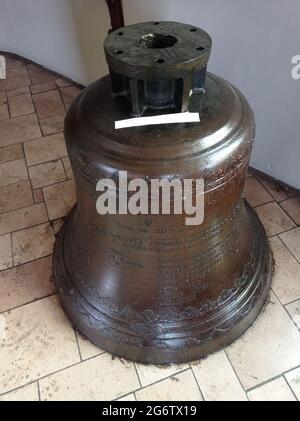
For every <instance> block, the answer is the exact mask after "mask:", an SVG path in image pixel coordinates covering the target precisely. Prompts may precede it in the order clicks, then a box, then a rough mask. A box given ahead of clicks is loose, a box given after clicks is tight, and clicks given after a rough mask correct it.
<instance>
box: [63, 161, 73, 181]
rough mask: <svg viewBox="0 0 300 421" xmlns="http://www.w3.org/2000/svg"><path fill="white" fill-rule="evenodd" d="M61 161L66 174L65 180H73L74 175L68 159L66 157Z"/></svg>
mask: <svg viewBox="0 0 300 421" xmlns="http://www.w3.org/2000/svg"><path fill="white" fill-rule="evenodd" d="M62 161H63V164H64V168H65V171H66V174H67V178H68V179H69V180H71V179H72V178H74V174H73V170H72V167H71V162H70V159H69V158H68V157H65V158H63V159H62Z"/></svg>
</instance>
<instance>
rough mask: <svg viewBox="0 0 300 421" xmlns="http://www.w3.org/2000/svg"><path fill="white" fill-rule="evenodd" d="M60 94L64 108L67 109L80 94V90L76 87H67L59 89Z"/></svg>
mask: <svg viewBox="0 0 300 421" xmlns="http://www.w3.org/2000/svg"><path fill="white" fill-rule="evenodd" d="M60 92H61V95H62V98H63V101H64V103H65V105H66V107H68V106H69V105H70V104H71V103H72V102H73V101H74V99H75V98H76V97H77V96H78V95H79V94H80V93H81V92H82V89H80V88H77V87H76V86H67V87H65V88H60Z"/></svg>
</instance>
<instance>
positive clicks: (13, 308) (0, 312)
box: [0, 266, 56, 315]
mask: <svg viewBox="0 0 300 421" xmlns="http://www.w3.org/2000/svg"><path fill="white" fill-rule="evenodd" d="M15 267H16V266H15ZM10 269H13V268H10ZM55 295H56V292H53V293H52V294H48V295H45V296H44V297H39V298H36V299H34V300H31V301H28V302H26V303H24V304H20V305H19V306H16V307H11V308H8V309H7V310H4V311H0V315H2V314H5V313H8V312H11V311H14V310H18V309H20V308H22V307H25V306H28V305H30V304H33V303H37V302H38V301H41V300H45V299H46V298H50V297H54V296H55Z"/></svg>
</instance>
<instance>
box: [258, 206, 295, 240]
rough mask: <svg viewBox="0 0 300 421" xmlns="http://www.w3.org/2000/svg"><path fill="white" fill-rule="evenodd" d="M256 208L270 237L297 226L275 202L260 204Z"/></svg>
mask: <svg viewBox="0 0 300 421" xmlns="http://www.w3.org/2000/svg"><path fill="white" fill-rule="evenodd" d="M255 210H256V212H257V214H258V216H259V219H260V220H261V222H262V223H263V226H264V227H265V230H266V233H267V235H268V236H269V237H270V236H272V235H276V234H280V233H281V232H284V231H287V230H290V229H291V228H293V227H295V224H294V222H293V221H292V220H291V219H290V218H289V217H288V215H287V214H286V213H285V212H284V211H283V210H282V209H281V207H280V206H279V205H278V204H277V203H275V202H271V203H267V204H266V205H263V206H259V207H257V208H256V209H255Z"/></svg>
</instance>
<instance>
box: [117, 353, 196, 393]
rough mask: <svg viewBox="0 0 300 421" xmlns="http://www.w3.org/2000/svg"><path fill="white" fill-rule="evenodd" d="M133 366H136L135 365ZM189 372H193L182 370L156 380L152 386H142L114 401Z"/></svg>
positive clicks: (186, 369) (187, 369) (188, 368)
mask: <svg viewBox="0 0 300 421" xmlns="http://www.w3.org/2000/svg"><path fill="white" fill-rule="evenodd" d="M126 361H128V362H131V363H132V361H129V360H126ZM133 364H135V363H133ZM155 367H156V366H155ZM189 370H191V368H190V367H187V368H184V369H183V370H180V371H178V372H177V373H174V374H170V375H169V376H167V377H164V378H163V379H159V380H156V381H155V382H153V383H150V384H147V385H146V386H141V387H140V388H139V389H134V391H132V392H129V393H126V395H122V396H119V397H117V398H115V399H113V401H116V400H118V399H121V398H124V397H125V396H128V395H130V394H132V393H133V394H134V395H135V393H136V392H139V391H141V390H144V389H147V388H148V387H151V386H153V385H155V384H158V383H161V382H163V381H164V380H168V379H171V378H172V377H175V376H178V375H179V374H182V373H185V372H186V371H189ZM135 398H136V396H135Z"/></svg>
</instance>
